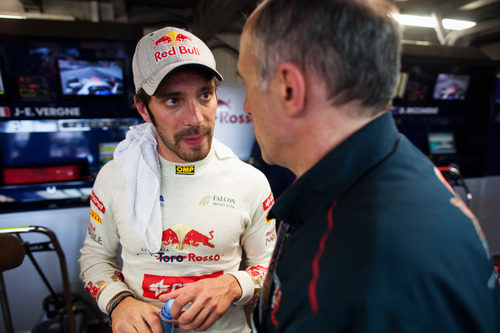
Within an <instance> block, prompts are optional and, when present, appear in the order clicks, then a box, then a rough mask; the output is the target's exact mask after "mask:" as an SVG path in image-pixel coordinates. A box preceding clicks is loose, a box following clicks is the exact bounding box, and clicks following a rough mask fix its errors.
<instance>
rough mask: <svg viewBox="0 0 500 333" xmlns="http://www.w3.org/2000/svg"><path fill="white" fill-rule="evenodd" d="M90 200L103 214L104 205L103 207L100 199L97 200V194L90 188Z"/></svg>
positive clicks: (104, 210) (104, 211)
mask: <svg viewBox="0 0 500 333" xmlns="http://www.w3.org/2000/svg"><path fill="white" fill-rule="evenodd" d="M90 201H92V203H93V204H94V205H95V206H96V207H97V209H98V210H99V211H100V212H101V213H103V214H105V213H106V207H104V204H103V203H102V201H101V200H99V198H98V197H97V195H96V194H95V193H94V191H93V190H92V195H91V196H90Z"/></svg>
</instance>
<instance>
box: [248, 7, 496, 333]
mask: <svg viewBox="0 0 500 333" xmlns="http://www.w3.org/2000/svg"><path fill="white" fill-rule="evenodd" d="M394 11H395V8H393V6H392V4H391V3H390V2H389V1H387V0H371V1H368V0H329V1H325V0H310V1H301V0H269V1H264V2H263V3H262V4H260V5H259V6H258V7H257V9H256V10H255V11H254V13H252V15H251V16H250V17H249V19H248V21H247V23H246V25H245V27H244V30H243V34H242V37H241V44H240V57H239V61H238V71H239V73H240V75H241V77H242V79H243V81H244V82H245V84H246V85H247V89H248V90H247V99H246V101H245V111H246V112H247V113H249V114H252V116H253V121H254V127H255V134H256V138H257V141H258V143H259V145H260V147H261V150H262V156H263V158H264V160H265V161H266V162H267V163H269V164H278V165H281V166H284V167H287V168H289V169H290V170H292V171H293V172H294V173H295V175H296V176H297V177H298V178H297V180H296V181H295V183H294V184H293V185H292V186H291V187H289V188H288V190H287V191H286V192H285V193H284V194H282V196H281V197H280V198H279V200H278V201H277V202H276V204H275V205H274V207H273V208H272V209H271V213H270V214H271V216H272V217H275V218H276V221H280V228H279V231H278V238H277V243H276V247H275V250H274V253H273V257H272V259H271V263H270V267H269V271H268V274H267V277H266V280H265V282H264V286H263V291H262V294H261V299H260V301H259V306H258V307H257V309H256V311H254V313H253V322H254V325H255V330H256V331H257V332H287V333H288V332H305V331H310V332H324V331H328V332H426V331H432V332H459V331H461V332H464V331H466V332H499V331H500V312H499V297H498V290H497V285H496V273H495V271H494V269H493V265H492V263H491V260H490V258H489V254H488V248H487V244H486V242H485V238H484V235H483V234H482V232H481V228H480V226H479V223H478V221H477V219H476V217H475V216H474V215H473V214H472V213H471V211H470V210H469V209H468V208H467V207H466V205H465V204H464V203H463V201H462V200H461V199H460V198H458V197H457V196H456V195H455V193H454V191H453V189H452V188H451V187H450V186H449V185H448V184H447V183H446V181H445V180H444V178H443V177H442V175H441V174H440V173H439V171H438V170H437V169H436V168H435V166H434V165H433V164H432V163H431V162H430V161H429V160H428V158H427V157H426V156H425V155H423V154H422V153H421V152H420V151H418V149H417V148H416V147H414V146H413V145H412V144H411V143H410V142H409V141H408V140H407V139H406V138H405V137H404V136H403V135H402V134H400V133H399V132H398V131H397V129H396V126H395V124H394V121H393V119H392V116H391V114H390V113H389V112H388V109H389V107H390V104H391V96H392V91H393V87H394V85H395V83H396V79H397V76H398V72H399V61H400V60H399V59H400V28H399V26H398V24H397V22H396V21H395V20H394V18H393V16H392V15H391V14H392V13H393V12H394Z"/></svg>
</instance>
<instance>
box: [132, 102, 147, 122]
mask: <svg viewBox="0 0 500 333" xmlns="http://www.w3.org/2000/svg"><path fill="white" fill-rule="evenodd" d="M134 104H135V107H136V108H137V112H139V114H140V115H141V117H142V119H144V121H145V122H148V123H150V122H151V118H150V117H149V113H148V110H147V109H146V106H145V105H144V104H143V103H142V102H140V101H139V100H138V99H137V96H134Z"/></svg>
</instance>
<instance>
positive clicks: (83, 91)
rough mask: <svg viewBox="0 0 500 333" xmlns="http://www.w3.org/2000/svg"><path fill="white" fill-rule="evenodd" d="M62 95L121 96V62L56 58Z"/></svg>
mask: <svg viewBox="0 0 500 333" xmlns="http://www.w3.org/2000/svg"><path fill="white" fill-rule="evenodd" d="M57 64H58V69H59V80H60V84H61V94H62V95H63V96H122V95H123V94H124V85H123V80H124V68H123V62H122V61H121V60H119V59H114V60H103V59H101V60H84V59H57Z"/></svg>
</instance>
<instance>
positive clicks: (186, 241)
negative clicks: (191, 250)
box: [161, 224, 215, 250]
mask: <svg viewBox="0 0 500 333" xmlns="http://www.w3.org/2000/svg"><path fill="white" fill-rule="evenodd" d="M213 233H214V231H213V230H210V231H209V233H208V234H209V235H210V236H206V235H204V234H202V233H200V232H198V231H196V230H194V229H191V227H189V226H187V225H185V224H176V225H174V226H172V227H171V228H167V229H165V230H164V231H163V233H162V237H161V241H162V244H163V245H165V246H168V245H171V246H173V247H174V248H176V249H177V250H184V249H187V248H188V247H190V246H194V247H198V246H200V245H203V246H207V247H211V248H214V247H215V245H214V244H212V243H211V242H210V241H211V240H212V239H214V235H213Z"/></svg>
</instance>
